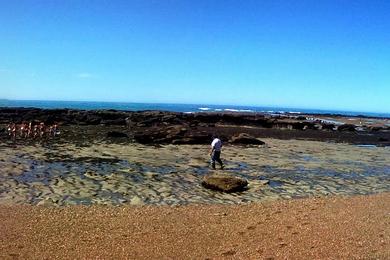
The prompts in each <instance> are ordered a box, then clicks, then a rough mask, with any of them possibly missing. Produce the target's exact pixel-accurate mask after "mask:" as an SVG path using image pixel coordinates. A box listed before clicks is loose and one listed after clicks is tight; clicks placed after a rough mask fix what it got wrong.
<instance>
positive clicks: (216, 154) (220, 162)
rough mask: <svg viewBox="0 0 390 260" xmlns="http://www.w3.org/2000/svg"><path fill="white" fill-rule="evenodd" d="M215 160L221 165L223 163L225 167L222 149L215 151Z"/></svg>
mask: <svg viewBox="0 0 390 260" xmlns="http://www.w3.org/2000/svg"><path fill="white" fill-rule="evenodd" d="M214 160H215V161H217V162H218V163H219V165H221V169H223V163H222V161H221V152H220V151H216V152H215V156H214Z"/></svg>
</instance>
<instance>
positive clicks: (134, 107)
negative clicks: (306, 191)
mask: <svg viewBox="0 0 390 260" xmlns="http://www.w3.org/2000/svg"><path fill="white" fill-rule="evenodd" d="M0 107H35V108H46V109H56V108H70V109H84V110H96V109H115V110H126V111H143V110H162V111H172V112H185V113H193V112H242V113H245V112H247V113H251V112H261V113H268V114H297V115H299V114H332V115H336V114H337V115H344V116H360V115H362V116H370V117H383V118H390V113H373V112H354V111H337V110H321V109H303V108H285V107H264V106H240V105H205V104H168V103H130V102H92V101H85V102H83V101H43V100H7V99H5V100H0Z"/></svg>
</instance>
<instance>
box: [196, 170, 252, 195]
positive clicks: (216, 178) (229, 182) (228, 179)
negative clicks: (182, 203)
mask: <svg viewBox="0 0 390 260" xmlns="http://www.w3.org/2000/svg"><path fill="white" fill-rule="evenodd" d="M202 185H203V187H205V188H207V189H211V190H217V191H223V192H237V191H242V190H244V189H245V188H246V186H247V185H248V181H247V180H245V179H242V178H239V177H234V176H229V175H222V174H221V175H217V174H211V175H207V176H205V177H204V178H203V181H202Z"/></svg>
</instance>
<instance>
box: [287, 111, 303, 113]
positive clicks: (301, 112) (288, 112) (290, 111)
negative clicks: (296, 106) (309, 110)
mask: <svg viewBox="0 0 390 260" xmlns="http://www.w3.org/2000/svg"><path fill="white" fill-rule="evenodd" d="M287 113H289V114H302V112H298V111H289V112H287Z"/></svg>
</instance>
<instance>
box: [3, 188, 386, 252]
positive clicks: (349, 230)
mask: <svg viewBox="0 0 390 260" xmlns="http://www.w3.org/2000/svg"><path fill="white" fill-rule="evenodd" d="M0 233H1V236H0V258H2V259H14V258H20V259H26V258H34V259H46V258H47V259H55V258H60V259H64V258H65V259H76V258H77V259H92V258H96V259H124V258H127V259H225V258H226V259H389V257H390V193H382V194H377V195H370V196H353V197H330V198H311V199H301V200H279V201H277V202H266V203H251V204H248V205H235V206H227V205H190V206H180V207H177V206H143V207H134V206H124V207H114V206H91V207H87V206H70V207H61V208H53V207H39V206H29V205H12V206H5V205H1V206H0Z"/></svg>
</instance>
